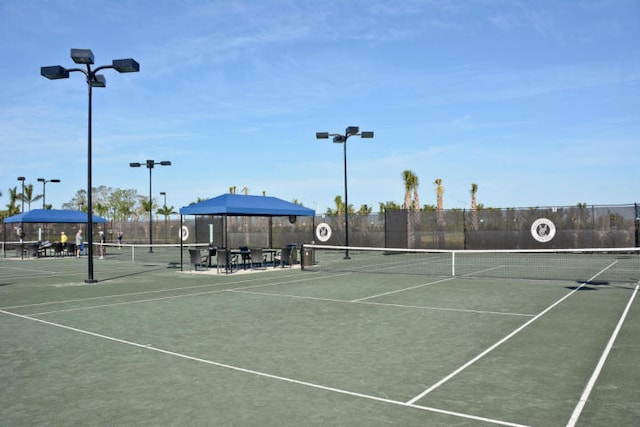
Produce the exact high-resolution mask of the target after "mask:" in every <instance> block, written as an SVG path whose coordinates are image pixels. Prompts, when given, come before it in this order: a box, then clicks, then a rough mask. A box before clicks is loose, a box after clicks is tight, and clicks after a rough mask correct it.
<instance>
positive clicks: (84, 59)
mask: <svg viewBox="0 0 640 427" xmlns="http://www.w3.org/2000/svg"><path fill="white" fill-rule="evenodd" d="M71 59H73V62H75V63H76V64H85V65H91V64H93V52H92V51H91V49H71Z"/></svg>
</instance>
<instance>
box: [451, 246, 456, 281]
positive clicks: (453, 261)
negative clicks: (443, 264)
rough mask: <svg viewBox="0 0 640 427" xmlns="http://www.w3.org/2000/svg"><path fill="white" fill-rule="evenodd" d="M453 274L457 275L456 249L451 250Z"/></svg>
mask: <svg viewBox="0 0 640 427" xmlns="http://www.w3.org/2000/svg"><path fill="white" fill-rule="evenodd" d="M451 276H453V277H455V276H456V251H451Z"/></svg>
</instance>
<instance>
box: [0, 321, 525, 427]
mask: <svg viewBox="0 0 640 427" xmlns="http://www.w3.org/2000/svg"><path fill="white" fill-rule="evenodd" d="M0 313H2V314H6V315H9V316H14V317H18V318H21V319H25V320H30V321H34V322H39V323H42V324H45V325H48V326H53V327H56V328H61V329H65V330H68V331H72V332H77V333H80V334H84V335H89V336H92V337H96V338H101V339H105V340H109V341H113V342H116V343H120V344H124V345H128V346H132V347H136V348H140V349H144V350H149V351H154V352H158V353H162V354H166V355H169V356H174V357H177V358H181V359H186V360H191V361H194V362H198V363H204V364H207V365H212V366H217V367H219V368H224V369H230V370H233V371H237V372H242V373H245V374H251V375H256V376H260V377H264V378H269V379H272V380H277V381H284V382H287V383H291V384H297V385H301V386H306V387H311V388H315V389H319V390H324V391H328V392H333V393H338V394H343V395H347V396H351V397H356V398H362V399H368V400H373V401H377V402H382V403H387V404H391V405H397V406H402V407H407V408H412V409H418V410H422V411H426V412H434V413H439V414H444V415H450V416H454V417H459V418H464V419H470V420H475V421H482V422H486V423H492V424H497V425H503V426H510V427H527V426H525V425H523V424H516V423H511V422H507V421H501V420H495V419H491V418H485V417H479V416H476V415H471V414H464V413H461V412H455V411H447V410H444V409H439V408H433V407H429V406H422V405H416V404H413V403H408V402H402V401H399V400H393V399H389V398H383V397H379V396H374V395H369V394H364V393H358V392H354V391H350V390H344V389H339V388H335V387H330V386H326V385H322V384H316V383H312V382H307V381H301V380H297V379H294V378H288V377H283V376H280V375H274V374H269V373H267V372H262V371H256V370H253V369H247V368H243V367H240V366H234V365H229V364H226V363H222V362H216V361H214V360H208V359H203V358H200V357H196V356H190V355H188V354H183V353H177V352H174V351H171V350H166V349H162V348H159V347H153V346H151V345H148V344H140V343H136V342H133V341H128V340H124V339H120V338H116V337H111V336H109V335H104V334H100V333H97V332H91V331H88V330H84V329H79V328H74V327H72V326H67V325H63V324H61V323H55V322H49V321H46V320H43V319H38V318H34V317H30V316H25V315H22V314H16V313H12V312H10V311H5V310H1V309H0Z"/></svg>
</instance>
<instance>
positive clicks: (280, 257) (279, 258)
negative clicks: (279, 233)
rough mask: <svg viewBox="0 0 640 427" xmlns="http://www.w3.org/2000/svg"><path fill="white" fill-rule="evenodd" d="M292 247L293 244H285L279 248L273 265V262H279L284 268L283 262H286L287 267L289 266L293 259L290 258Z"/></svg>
mask: <svg viewBox="0 0 640 427" xmlns="http://www.w3.org/2000/svg"><path fill="white" fill-rule="evenodd" d="M293 249H294V247H293V246H287V247H284V248H282V249H280V253H278V254H276V258H275V259H276V260H275V263H274V267H275V264H278V263H280V265H281V266H282V268H284V265H285V264H287V265H288V266H289V268H291V264H293V260H292V254H293Z"/></svg>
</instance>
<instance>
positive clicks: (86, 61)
mask: <svg viewBox="0 0 640 427" xmlns="http://www.w3.org/2000/svg"><path fill="white" fill-rule="evenodd" d="M71 59H73V62H75V63H76V64H81V65H85V66H86V70H85V69H82V68H64V67H62V66H60V65H53V66H50V67H40V74H41V75H42V76H43V77H46V78H48V79H50V80H57V79H68V78H69V73H71V72H74V71H79V72H81V73H83V74H84V75H85V77H86V82H87V86H88V87H89V110H88V120H87V123H88V125H87V145H88V150H87V243H88V245H89V256H88V257H87V261H88V264H87V268H88V278H87V279H86V280H85V283H95V282H97V280H95V279H94V278H93V209H92V204H91V188H92V185H91V113H92V112H91V104H92V89H93V88H94V87H105V86H106V83H107V81H106V79H105V78H104V76H103V75H102V74H98V71H100V70H105V69H108V68H113V69H114V70H116V71H117V72H119V73H137V72H138V71H140V64H138V63H137V62H136V61H135V60H133V59H131V58H128V59H114V60H113V61H111V65H102V66H100V67H96V69H94V70H92V69H91V65H93V52H92V51H91V49H71Z"/></svg>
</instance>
